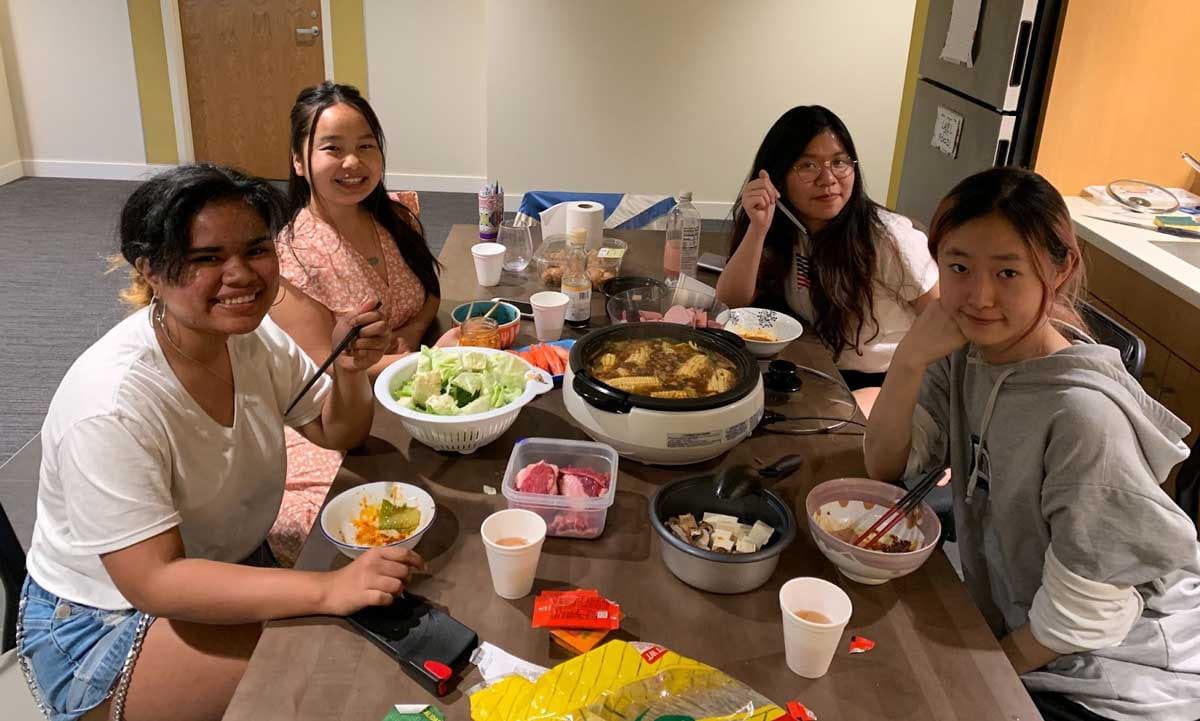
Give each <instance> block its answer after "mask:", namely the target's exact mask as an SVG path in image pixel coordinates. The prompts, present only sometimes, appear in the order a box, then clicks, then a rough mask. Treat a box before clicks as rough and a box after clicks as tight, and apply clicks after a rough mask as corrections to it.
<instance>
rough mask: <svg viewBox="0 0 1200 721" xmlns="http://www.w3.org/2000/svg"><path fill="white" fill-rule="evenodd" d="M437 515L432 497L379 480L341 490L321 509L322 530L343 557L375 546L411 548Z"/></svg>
mask: <svg viewBox="0 0 1200 721" xmlns="http://www.w3.org/2000/svg"><path fill="white" fill-rule="evenodd" d="M436 514H437V507H436V506H435V505H434V502H433V497H432V496H430V495H429V494H428V493H426V492H425V491H424V490H423V489H421V488H418V487H416V486H414V485H411V484H408V483H400V482H396V481H379V482H376V483H364V484H363V485H361V486H355V487H354V488H350V489H347V490H345V491H342V492H341V493H339V494H338V495H336V496H334V498H333V500H331V501H330V502H329V503H326V504H325V507H324V508H322V509H321V532H322V533H324V534H325V537H326V538H328V539H329V542H330V543H332V544H333V545H334V546H337V549H338V550H339V551H341V552H342V553H343V554H345V555H346V556H349V557H350V558H358V557H359V556H360V555H362V554H363V553H364V552H366V551H367V550H369V549H372V548H376V547H378V546H399V547H400V548H412V547H413V546H415V545H417V542H418V541H420V540H421V536H422V535H424V533H425V531H426V530H428V529H429V526H430V525H431V524H432V523H433V519H434V516H435V515H436Z"/></svg>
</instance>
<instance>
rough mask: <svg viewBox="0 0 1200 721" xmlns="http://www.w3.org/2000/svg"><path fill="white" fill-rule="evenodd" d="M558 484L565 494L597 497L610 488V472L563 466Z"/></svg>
mask: <svg viewBox="0 0 1200 721" xmlns="http://www.w3.org/2000/svg"><path fill="white" fill-rule="evenodd" d="M559 474H560V475H559V477H558V486H559V489H560V492H561V493H562V495H564V496H579V497H584V496H586V497H588V498H596V497H599V496H602V495H604V492H605V491H607V490H608V474H607V473H598V472H596V471H593V470H592V469H591V468H578V467H575V466H563V467H562V468H561V469H559Z"/></svg>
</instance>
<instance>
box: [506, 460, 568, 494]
mask: <svg viewBox="0 0 1200 721" xmlns="http://www.w3.org/2000/svg"><path fill="white" fill-rule="evenodd" d="M516 485H517V490H518V491H521V492H522V493H544V494H548V495H556V494H557V493H558V466H556V465H554V464H553V463H547V462H545V461H538V462H537V463H531V464H529V465H528V466H525V467H524V468H522V469H521V470H519V471H517V484H516Z"/></svg>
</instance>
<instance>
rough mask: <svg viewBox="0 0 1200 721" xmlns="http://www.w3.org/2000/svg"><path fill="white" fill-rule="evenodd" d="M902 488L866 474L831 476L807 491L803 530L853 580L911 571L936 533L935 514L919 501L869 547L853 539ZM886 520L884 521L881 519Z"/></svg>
mask: <svg viewBox="0 0 1200 721" xmlns="http://www.w3.org/2000/svg"><path fill="white" fill-rule="evenodd" d="M905 490H906V489H904V488H901V487H900V486H893V485H892V484H890V483H882V482H880V481H872V480H870V479H867V478H835V479H833V480H831V481H825V482H824V483H822V484H820V485H818V486H817V487H816V488H814V489H812V491H810V492H809V494H808V497H807V498H806V499H805V502H804V507H805V511H806V513H807V515H808V530H809V532H810V533H811V534H812V538H813V541H814V542H815V543H816V544H817V548H819V549H821V553H823V554H825V557H826V558H828V559H829V560H830V561H833V563H834V565H835V566H837V567H838V569H839V570H840V571H841V572H842V573H843V574H845V576H846V577H847V578H849V579H851V580H853V581H858V582H859V583H865V584H868V585H872V586H874V585H878V584H881V583H886V582H888V581H890V580H892V579H893V578H899V577H901V576H904V575H907V574H909V573H912V572H913V571H915V570H917V569H918V568H920V566H921V564H922V563H925V560H926V559H927V558H929V556H930V554H931V553H933V549H934V548H935V547H936V546H937V542H938V539H939V538H940V537H941V535H942V524H941V521H939V520H938V517H937V514H936V513H934V512H933V509H932V508H930V507H929V506H928V505H926V504H925V503H921V504H920V505H919V506H917V508H916V509H914V510H913V511H912V512H911V513H909V514H908V515H907V516H906V517H905V518H904V519H903V520H901V521H900V522H899V523H897V524H896V525H895V526H893V527H892V528H891V530H889V531H887V532H886V533H885V534H884V535H883V537H882V538H875V537H874V536H869V537H868V540H870V541H876V542H875V543H871V544H865V543H864V544H863V545H870V547H869V548H863V547H862V546H856V545H854V541H855V540H857V539H858V538H859V537H860V536H862V535H863V533H865V532H866V531H867V530H869V529H870V528H871V526H872V524H874V523H875V522H876V521H878V520H879V519H880V518H881V517H882V516H883V514H885V513H887V511H888V509H890V508H892V507H893V506H895V505H896V502H897V501H899V500H900V498H901V497H903V496H904V493H905ZM885 525H886V524H885Z"/></svg>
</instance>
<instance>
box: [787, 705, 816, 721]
mask: <svg viewBox="0 0 1200 721" xmlns="http://www.w3.org/2000/svg"><path fill="white" fill-rule="evenodd" d="M787 711H788V713H789V714H791V715H792V718H794V719H796V721H817V715H816V714H815V713H813V712H812V711H809V710H808V707H807V706H805V705H804V704H802V703H800V702H799V701H788V704H787Z"/></svg>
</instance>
